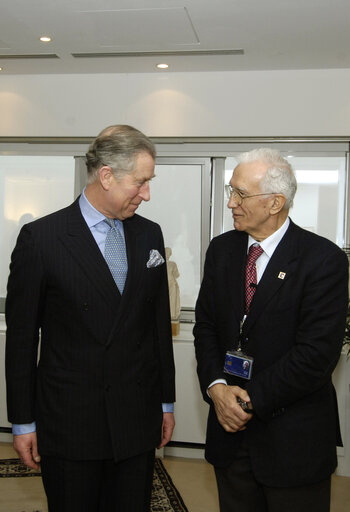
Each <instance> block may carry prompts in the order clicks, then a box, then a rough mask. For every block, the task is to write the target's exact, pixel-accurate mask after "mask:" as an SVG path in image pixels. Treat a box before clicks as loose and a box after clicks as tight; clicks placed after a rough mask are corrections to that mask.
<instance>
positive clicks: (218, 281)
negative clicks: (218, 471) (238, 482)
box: [194, 222, 348, 486]
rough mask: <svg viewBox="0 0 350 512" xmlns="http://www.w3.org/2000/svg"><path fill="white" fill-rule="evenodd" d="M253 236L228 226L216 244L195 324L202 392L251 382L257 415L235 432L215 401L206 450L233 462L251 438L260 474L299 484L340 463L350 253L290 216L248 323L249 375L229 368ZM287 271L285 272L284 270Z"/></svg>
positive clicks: (266, 479) (216, 459) (276, 482)
mask: <svg viewBox="0 0 350 512" xmlns="http://www.w3.org/2000/svg"><path fill="white" fill-rule="evenodd" d="M247 242H248V235H247V234H246V233H244V232H239V231H230V232H228V233H225V234H223V235H221V236H219V237H217V238H215V239H214V240H213V241H212V242H211V244H210V246H209V249H208V252H207V257H206V263H205V271H204V278H203V282H202V285H201V289H200V293H199V297H198V301H197V305H196V326H195V329H194V335H195V347H196V356H197V361H198V375H199V380H200V384H201V388H202V392H203V397H204V399H205V400H206V401H208V402H209V403H210V399H209V398H208V396H207V392H206V390H207V387H208V385H209V384H210V383H211V382H213V381H214V380H215V379H217V378H226V379H227V380H228V383H229V384H237V385H239V386H241V387H246V389H247V391H248V394H249V396H250V398H251V400H252V404H253V407H254V409H255V411H256V415H255V416H254V417H253V419H252V420H251V421H249V422H248V424H247V429H246V430H245V431H242V432H238V433H234V434H232V433H227V432H226V431H225V430H224V429H223V428H222V427H221V425H220V424H219V422H218V421H217V418H216V414H215V411H214V409H213V407H212V406H211V407H210V412H209V418H208V428H207V445H206V456H207V459H208V460H209V462H211V463H213V464H214V465H216V466H226V465H228V464H229V463H230V462H231V461H232V459H233V458H234V456H235V453H236V450H237V448H238V446H239V445H240V443H241V441H242V438H243V437H244V436H246V439H247V442H248V446H249V452H250V456H251V461H252V466H253V470H254V473H255V476H256V478H257V480H258V481H260V482H261V483H263V484H265V485H269V486H297V485H304V484H308V483H312V482H317V481H320V480H322V479H324V478H327V477H328V476H329V475H330V474H331V472H332V471H334V469H335V467H336V440H337V435H338V433H339V430H338V423H337V407H336V399H335V392H334V388H333V385H332V382H331V374H332V372H333V370H334V368H335V366H336V363H337V361H338V358H339V354H340V350H341V346H342V340H343V336H344V326H345V318H346V310H347V293H348V261H347V258H346V255H345V253H344V252H343V251H341V250H340V249H339V248H338V247H337V246H336V245H335V244H333V243H332V242H330V241H328V240H326V239H325V238H322V237H320V236H317V235H315V234H312V233H310V232H308V231H305V230H303V229H301V228H299V227H298V226H296V225H295V224H293V223H292V222H291V223H290V226H289V228H288V230H287V232H286V234H285V235H284V237H283V239H282V240H281V242H280V243H279V245H278V246H277V248H276V250H275V252H274V253H273V256H272V257H271V259H270V261H269V263H268V265H267V268H266V270H265V272H264V274H263V276H262V278H261V280H260V282H259V285H258V287H257V290H256V293H255V296H254V298H253V301H252V304H251V308H250V313H249V315H248V317H247V319H246V321H245V323H244V329H243V338H244V343H243V349H244V350H245V351H246V353H248V354H249V355H251V356H253V357H254V363H253V375H252V379H251V380H250V381H245V380H244V379H240V378H234V377H231V376H228V375H227V374H225V373H223V371H222V370H223V365H224V358H225V353H226V351H227V350H228V349H232V348H234V347H237V343H238V335H239V322H240V320H241V318H242V317H243V312H244V305H243V304H244V270H245V263H246V257H247ZM280 272H282V273H284V274H285V276H284V279H283V278H282V277H283V274H282V275H280Z"/></svg>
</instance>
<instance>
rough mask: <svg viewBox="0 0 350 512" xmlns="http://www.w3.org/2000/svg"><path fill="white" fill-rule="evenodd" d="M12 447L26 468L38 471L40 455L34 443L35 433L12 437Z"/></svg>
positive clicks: (35, 442)
mask: <svg viewBox="0 0 350 512" xmlns="http://www.w3.org/2000/svg"><path fill="white" fill-rule="evenodd" d="M13 447H14V449H15V450H16V452H17V453H18V456H19V458H20V459H21V461H22V462H23V464H25V465H26V466H28V467H30V468H32V469H39V467H40V466H39V464H38V463H39V462H40V455H39V453H38V445H37V441H36V432H31V433H30V434H21V435H18V436H13Z"/></svg>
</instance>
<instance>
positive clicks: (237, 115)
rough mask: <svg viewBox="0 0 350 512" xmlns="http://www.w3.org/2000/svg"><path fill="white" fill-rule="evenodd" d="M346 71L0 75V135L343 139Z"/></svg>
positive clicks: (348, 110)
mask: <svg viewBox="0 0 350 512" xmlns="http://www.w3.org/2000/svg"><path fill="white" fill-rule="evenodd" d="M349 91H350V70H349V69H343V70H339V69H338V70H299V71H245V72H222V73H165V74H161V73H160V74H157V73H153V74H141V73H140V74H95V75H84V74H79V75H78V74H76V75H21V76H20V75H2V76H1V80H0V113H1V115H0V136H95V135H96V134H97V133H98V132H99V131H100V130H101V129H102V128H104V127H105V126H107V125H109V124H115V123H128V124H131V125H134V126H136V127H137V128H139V129H141V130H143V131H144V132H145V133H147V134H148V135H150V136H288V135H289V136H293V135H294V136H308V135H309V136H329V135H332V136H337V135H349V134H350V94H349Z"/></svg>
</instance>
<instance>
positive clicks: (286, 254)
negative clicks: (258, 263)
mask: <svg viewBox="0 0 350 512" xmlns="http://www.w3.org/2000/svg"><path fill="white" fill-rule="evenodd" d="M297 238H298V237H297V234H296V226H295V225H294V224H293V223H292V222H291V223H290V226H289V228H288V230H287V232H286V234H285V235H284V237H283V238H282V240H281V242H280V243H279V244H278V246H277V248H276V250H275V251H274V253H273V255H272V257H271V259H270V261H269V263H268V265H267V267H266V269H265V272H264V274H263V276H262V278H261V279H260V281H259V285H258V287H257V290H256V292H255V295H254V298H253V301H252V303H251V307H250V312H249V315H248V316H247V320H246V322H245V325H244V329H245V331H246V332H247V331H248V329H250V328H251V327H252V325H253V324H254V322H255V321H256V319H257V318H258V317H259V316H260V315H261V314H262V313H263V311H264V309H265V307H266V305H267V304H268V302H269V301H270V300H271V298H272V297H273V296H274V295H275V294H276V293H277V291H278V290H279V289H280V287H281V286H284V285H285V283H286V282H287V281H288V280H289V279H290V278H291V276H292V275H293V273H294V271H295V268H296V264H297V260H298V248H297V243H296V242H297Z"/></svg>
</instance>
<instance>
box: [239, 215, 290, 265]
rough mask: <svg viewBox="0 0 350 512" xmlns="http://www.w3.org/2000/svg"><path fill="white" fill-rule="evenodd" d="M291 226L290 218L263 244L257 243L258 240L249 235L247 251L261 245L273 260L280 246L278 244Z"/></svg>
mask: <svg viewBox="0 0 350 512" xmlns="http://www.w3.org/2000/svg"><path fill="white" fill-rule="evenodd" d="M289 224H290V219H289V217H287V218H286V220H285V221H284V223H283V224H282V226H281V227H280V228H279V229H277V231H275V232H274V233H272V235H270V236H268V237H267V238H265V240H263V241H262V242H257V241H256V240H254V238H253V237H252V236H250V235H249V237H248V249H247V251H249V247H250V246H251V245H253V244H259V245H260V246H261V248H262V249H263V250H264V252H265V253H266V254H267V256H268V257H269V258H271V256H272V255H273V253H274V251H275V249H276V247H277V246H278V244H279V243H280V241H281V240H282V238H283V236H284V235H285V233H286V231H287V229H288V227H289Z"/></svg>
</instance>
